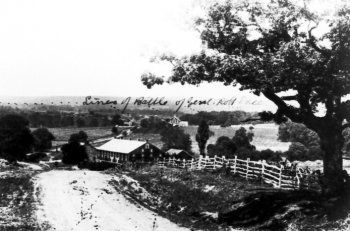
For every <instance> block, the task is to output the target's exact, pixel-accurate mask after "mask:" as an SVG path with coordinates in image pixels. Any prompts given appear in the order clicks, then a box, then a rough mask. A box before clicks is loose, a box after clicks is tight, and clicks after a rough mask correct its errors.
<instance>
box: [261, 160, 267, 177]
mask: <svg viewBox="0 0 350 231" xmlns="http://www.w3.org/2000/svg"><path fill="white" fill-rule="evenodd" d="M265 163H266V161H265V160H263V161H262V162H261V179H262V180H265V177H264V174H265Z"/></svg>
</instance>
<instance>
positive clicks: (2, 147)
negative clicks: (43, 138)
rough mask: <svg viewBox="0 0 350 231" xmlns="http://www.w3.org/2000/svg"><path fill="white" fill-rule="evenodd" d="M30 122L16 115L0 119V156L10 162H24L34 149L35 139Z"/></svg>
mask: <svg viewBox="0 0 350 231" xmlns="http://www.w3.org/2000/svg"><path fill="white" fill-rule="evenodd" d="M28 125H29V123H28V121H27V120H26V119H25V118H23V117H21V116H19V115H16V114H9V115H5V116H3V117H1V118H0V156H1V157H2V158H5V159H7V160H8V161H10V162H13V161H17V160H23V159H25V156H26V154H27V153H29V152H30V151H31V149H32V146H33V143H34V139H33V136H32V134H31V132H30V130H29V128H28Z"/></svg>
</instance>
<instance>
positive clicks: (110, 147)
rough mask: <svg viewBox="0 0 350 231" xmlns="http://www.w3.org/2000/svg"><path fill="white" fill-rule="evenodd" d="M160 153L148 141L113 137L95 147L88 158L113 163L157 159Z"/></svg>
mask: <svg viewBox="0 0 350 231" xmlns="http://www.w3.org/2000/svg"><path fill="white" fill-rule="evenodd" d="M90 155H91V154H90ZM160 155H161V151H160V150H159V148H157V147H156V146H154V145H153V144H151V143H149V142H148V141H138V140H125V139H116V138H113V139H111V140H110V141H108V142H107V143H105V144H103V145H101V146H100V147H96V148H95V150H94V151H93V152H92V158H90V159H92V160H94V161H107V162H115V163H123V162H138V161H142V162H143V161H144V162H150V161H154V160H156V159H158V158H159V157H160Z"/></svg>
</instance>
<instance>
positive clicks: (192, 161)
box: [191, 158, 193, 169]
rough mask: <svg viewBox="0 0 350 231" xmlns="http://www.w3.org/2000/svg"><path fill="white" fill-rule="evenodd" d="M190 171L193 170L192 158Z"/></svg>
mask: <svg viewBox="0 0 350 231" xmlns="http://www.w3.org/2000/svg"><path fill="white" fill-rule="evenodd" d="M191 169H193V158H192V159H191Z"/></svg>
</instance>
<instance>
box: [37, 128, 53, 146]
mask: <svg viewBox="0 0 350 231" xmlns="http://www.w3.org/2000/svg"><path fill="white" fill-rule="evenodd" d="M32 135H33V137H34V150H35V151H40V152H42V151H47V150H49V149H50V148H51V147H52V141H53V140H54V139H55V137H54V136H53V135H52V133H51V132H50V131H49V130H48V129H47V128H38V129H36V130H34V131H33V133H32Z"/></svg>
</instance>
